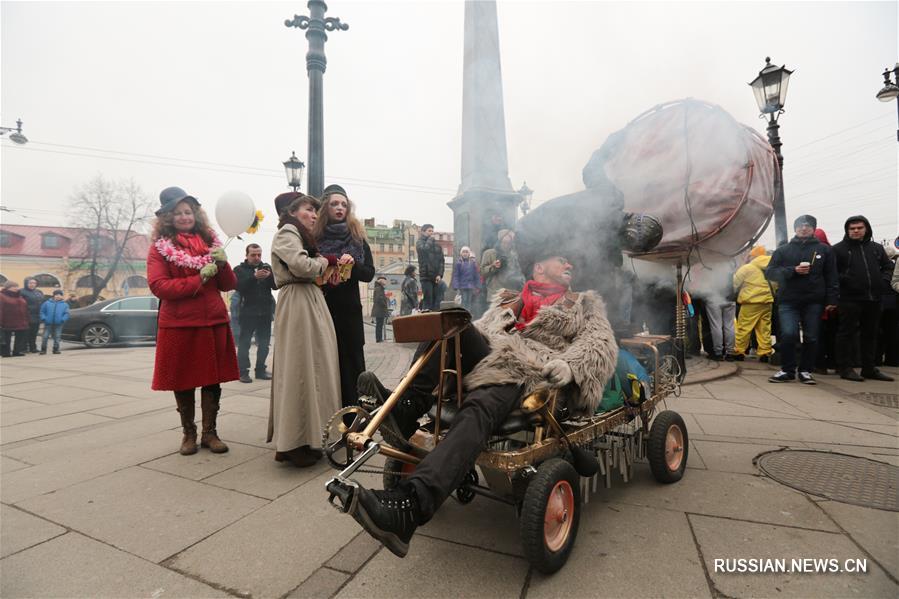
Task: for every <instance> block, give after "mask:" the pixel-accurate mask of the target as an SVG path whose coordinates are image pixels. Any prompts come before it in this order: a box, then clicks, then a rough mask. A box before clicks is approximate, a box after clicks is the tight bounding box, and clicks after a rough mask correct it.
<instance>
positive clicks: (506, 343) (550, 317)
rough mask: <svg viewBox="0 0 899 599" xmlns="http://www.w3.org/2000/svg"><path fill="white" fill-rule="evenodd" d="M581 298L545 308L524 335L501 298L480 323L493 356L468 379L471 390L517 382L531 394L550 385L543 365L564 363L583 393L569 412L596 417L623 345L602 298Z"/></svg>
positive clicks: (477, 324) (581, 295)
mask: <svg viewBox="0 0 899 599" xmlns="http://www.w3.org/2000/svg"><path fill="white" fill-rule="evenodd" d="M576 295H577V299H576V300H574V305H570V302H564V301H563V302H560V303H557V304H554V305H552V306H543V307H542V308H541V309H540V311H539V312H538V313H537V316H536V317H535V318H534V319H533V320H532V321H531V322H530V324H529V325H528V326H527V327H525V329H524V330H522V331H517V330H516V329H515V328H514V324H515V321H516V318H517V317H516V315H515V313H514V312H513V311H512V308H511V307H510V305H509V304H504V303H503V301H502V298H503V294H499V295H498V296H497V297H496V298H495V299H494V300H493V304H492V305H491V307H490V309H489V310H487V312H485V313H484V316H482V317H481V319H480V320H478V321H477V322H475V327H477V329H478V331H480V332H481V333H482V334H483V335H484V336H485V337H487V341H488V342H489V343H490V348H491V351H490V355H488V356H487V357H486V358H484V359H483V360H481V361H480V362H479V363H478V364H477V366H475V368H474V370H472V372H471V373H469V374H468V376H467V377H466V378H465V385H466V387H467V388H469V389H476V388H478V387H486V386H489V385H502V384H507V383H516V384H521V385H522V386H523V388H524V391H525V393H530V392H532V391H534V390H535V389H536V388H538V387H540V386H543V385H545V384H546V379H545V378H544V377H543V376H542V375H541V371H542V370H543V366H544V365H545V364H546V363H547V362H549V361H550V360H554V359H561V360H564V361H565V362H566V363H567V364H568V366H569V367H570V368H571V372H572V374H573V376H574V381H573V382H574V384H575V385H576V386H577V391H578V392H577V393H575V394H574V397H573V398H572V399H571V400H570V402H571V403H569V408H570V409H571V410H572V412H573V413H574V414H589V415H592V414H593V413H594V412H595V411H596V406H598V405H599V402H600V400H602V392H603V388H604V387H605V385H606V382H607V381H608V380H609V378H610V377H611V376H612V373H613V372H614V371H615V364H616V362H617V360H618V344H617V343H616V342H615V336H614V334H613V332H612V326H611V325H610V324H609V320H608V318H606V306H605V303H603V301H602V298H601V297H600V296H599V295H598V294H596V293H595V292H593V291H585V292H582V293H579V294H576ZM566 304H568V305H566ZM569 306H570V307H569ZM509 331H511V332H509Z"/></svg>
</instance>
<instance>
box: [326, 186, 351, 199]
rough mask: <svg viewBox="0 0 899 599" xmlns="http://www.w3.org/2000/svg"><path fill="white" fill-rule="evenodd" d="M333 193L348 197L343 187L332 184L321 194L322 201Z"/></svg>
mask: <svg viewBox="0 0 899 599" xmlns="http://www.w3.org/2000/svg"><path fill="white" fill-rule="evenodd" d="M334 193H339V194H340V195H342V196H343V197H345V198H348V197H350V196H348V195H347V194H346V190H345V189H344V188H343V187H341V186H340V185H337V184H336V183H332V184H331V185H328V186H327V187H325V190H324V191H323V192H322V199H325V198H326V197H328V196H329V195H331V194H334Z"/></svg>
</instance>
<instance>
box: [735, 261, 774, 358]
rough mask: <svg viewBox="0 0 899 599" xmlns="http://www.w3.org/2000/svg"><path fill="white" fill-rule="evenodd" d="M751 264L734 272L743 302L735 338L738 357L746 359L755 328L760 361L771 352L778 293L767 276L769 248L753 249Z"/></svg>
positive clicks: (738, 301)
mask: <svg viewBox="0 0 899 599" xmlns="http://www.w3.org/2000/svg"><path fill="white" fill-rule="evenodd" d="M749 258H750V260H749V263H748V264H744V265H743V266H741V267H740V268H738V269H737V272H736V273H734V289H735V290H736V291H737V293H738V295H737V303H738V304H740V315H739V316H738V317H737V331H736V339H735V340H734V357H735V358H736V359H737V360H742V359H743V356H744V355H745V354H746V350H747V349H748V347H749V338H750V337H751V336H752V331H755V338H756V340H757V341H758V344H759V348H758V356H759V361H761V362H767V361H768V356H769V355H770V354H771V351H772V350H771V307H772V306H773V305H774V296H773V295H772V293H771V291H772V290H771V285H769V284H768V280H767V279H766V278H765V269H766V268H768V262H770V261H771V256H766V255H765V247H764V246H761V245H757V246H755V247H754V248H752V250H751V251H750V252H749Z"/></svg>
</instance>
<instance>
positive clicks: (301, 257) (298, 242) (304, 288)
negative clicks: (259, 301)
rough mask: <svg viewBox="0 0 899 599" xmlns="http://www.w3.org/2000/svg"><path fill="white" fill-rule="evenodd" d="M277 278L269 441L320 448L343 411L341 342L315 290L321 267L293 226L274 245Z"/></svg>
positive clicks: (286, 447)
mask: <svg viewBox="0 0 899 599" xmlns="http://www.w3.org/2000/svg"><path fill="white" fill-rule="evenodd" d="M271 265H272V274H273V275H274V277H275V285H276V286H277V288H278V289H279V290H280V291H279V292H278V305H277V308H276V309H275V330H274V333H275V351H274V358H273V364H274V367H273V371H272V374H273V380H272V400H271V409H270V411H269V419H268V439H267V440H268V441H272V440H274V442H275V449H276V450H277V451H290V450H291V449H295V448H297V447H300V446H302V445H309V446H311V447H319V446H321V437H322V426H323V425H324V424H325V422H326V421H327V420H328V418H330V417H331V415H332V414H334V412H336V411H337V410H339V409H340V372H339V365H338V362H337V338H336V337H335V335H334V324H333V323H332V321H331V315H330V313H329V312H328V306H327V304H325V296H324V295H323V294H322V292H321V289H319V288H318V286H317V285H316V284H315V277H317V276H319V275H321V274H322V273H323V272H324V266H323V264H322V261H321V260H319V259H318V258H310V257H309V254H308V252H307V251H306V250H305V249H304V248H303V241H302V238H301V237H300V233H299V231H297V229H296V227H295V226H294V225H290V224H287V225H284V226H283V227H281V229H279V230H278V233H277V234H276V235H275V238H274V240H273V241H272V260H271Z"/></svg>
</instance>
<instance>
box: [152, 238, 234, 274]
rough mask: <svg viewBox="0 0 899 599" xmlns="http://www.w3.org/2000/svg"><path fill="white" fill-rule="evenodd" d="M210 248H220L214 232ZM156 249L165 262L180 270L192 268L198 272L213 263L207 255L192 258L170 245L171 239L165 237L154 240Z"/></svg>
mask: <svg viewBox="0 0 899 599" xmlns="http://www.w3.org/2000/svg"><path fill="white" fill-rule="evenodd" d="M211 233H212V248H217V247H221V245H222V244H221V242H220V241H219V239H218V237H217V236H216V234H215V232H212V231H211ZM153 245H154V246H155V247H156V250H157V251H158V252H159V253H160V255H162V257H163V258H165V259H166V260H167V261H169V262H171V263H173V264H174V265H175V266H180V267H181V268H193V269H194V270H200V269H201V268H203V267H204V266H206V265H207V264H211V263H212V262H213V259H212V256H211V255H209V254H204V255H203V256H192V255H190V254H189V253H187V251H186V250H184V249H182V248H179V247H176V246H175V244H174V243H172V240H171V239H168V238H166V237H160V238H159V239H157V240H156V243H155V244H153Z"/></svg>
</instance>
